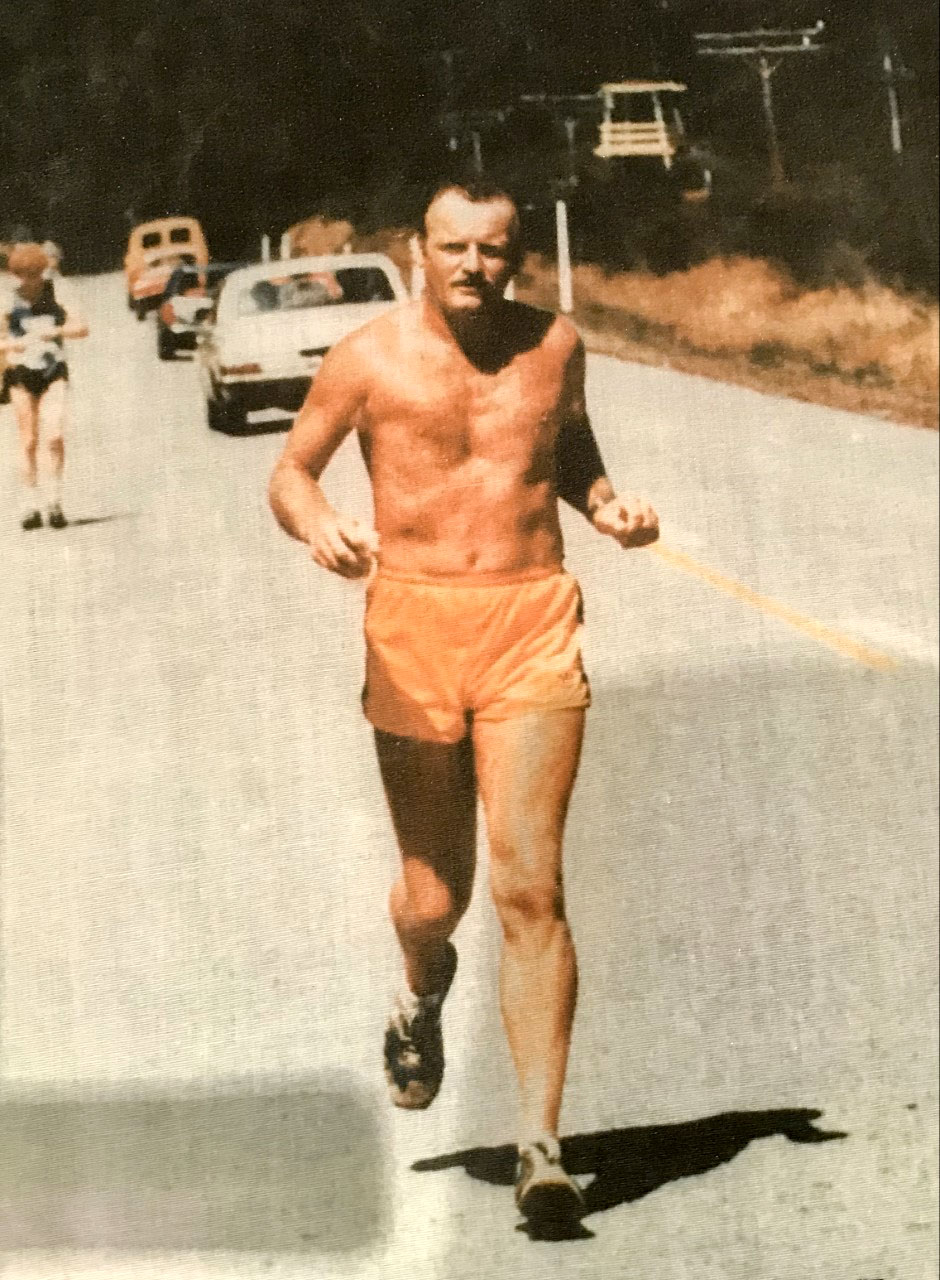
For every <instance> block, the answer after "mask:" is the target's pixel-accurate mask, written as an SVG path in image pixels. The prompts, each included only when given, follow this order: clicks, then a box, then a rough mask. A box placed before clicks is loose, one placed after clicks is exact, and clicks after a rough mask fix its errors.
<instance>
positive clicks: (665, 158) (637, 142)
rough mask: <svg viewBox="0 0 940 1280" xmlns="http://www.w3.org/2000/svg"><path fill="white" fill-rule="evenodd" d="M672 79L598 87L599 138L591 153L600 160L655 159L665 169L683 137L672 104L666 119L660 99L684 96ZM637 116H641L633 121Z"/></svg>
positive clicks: (683, 129) (680, 121)
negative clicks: (601, 106)
mask: <svg viewBox="0 0 940 1280" xmlns="http://www.w3.org/2000/svg"><path fill="white" fill-rule="evenodd" d="M685 91H686V86H685V85H684V84H677V83H676V81H674V80H622V81H620V82H618V83H615V84H602V85H601V87H600V89H599V90H598V95H599V97H600V98H601V99H602V101H603V104H604V116H603V119H602V120H601V122H600V139H599V141H598V145H597V146H596V147H595V148H594V154H595V155H596V156H600V158H601V159H602V160H610V159H612V158H614V157H619V156H659V157H660V158H661V159H662V162H663V164H664V165H665V167H666V168H667V169H671V168H672V158H673V156H674V155H675V154H676V151H677V149H678V147H679V145H680V144H681V142H682V141H683V139H684V137H685V128H684V126H683V124H682V117H681V116H680V114H679V109H678V107H677V106H676V105H674V104H672V105H671V106H670V111H669V115H670V119H669V120H667V118H666V110H665V108H664V106H663V96H664V95H667V94H668V95H673V94H679V93H685ZM637 116H644V117H645V118H643V119H637V118H636V117H637Z"/></svg>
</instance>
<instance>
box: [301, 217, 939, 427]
mask: <svg viewBox="0 0 940 1280" xmlns="http://www.w3.org/2000/svg"><path fill="white" fill-rule="evenodd" d="M290 234H291V240H292V245H293V252H294V253H295V254H300V253H334V252H337V251H338V250H339V249H341V248H342V246H343V245H344V244H345V243H347V242H348V243H349V244H350V245H351V247H352V248H353V249H354V250H359V251H365V250H379V251H381V252H384V253H388V254H389V256H390V257H391V258H392V259H393V260H394V261H395V262H396V264H397V265H398V267H399V269H400V270H401V272H402V274H403V275H404V277H405V280H406V281H408V279H409V277H410V256H409V250H408V240H409V237H410V235H411V234H412V233H411V231H410V229H408V228H400V227H399V228H389V229H387V230H383V231H380V232H377V233H375V234H374V235H368V236H363V235H359V234H358V233H357V232H356V231H355V230H354V228H353V227H352V226H351V225H350V223H348V222H330V221H327V220H324V219H322V218H313V219H310V220H309V221H307V222H303V223H299V224H297V226H296V227H293V228H291V233H290ZM574 295H575V316H574V318H575V320H576V321H577V323H578V326H579V328H580V329H581V331H582V333H583V335H584V338H585V341H586V343H587V345H588V347H590V348H591V349H592V350H595V351H602V352H604V353H606V354H609V355H614V356H619V357H620V358H622V359H627V360H634V361H637V362H638V363H642V364H660V365H668V366H669V367H671V368H676V369H680V370H683V371H685V372H689V373H695V374H699V375H702V376H704V377H711V378H716V379H719V380H722V381H727V382H736V383H739V384H742V385H745V386H750V387H754V388H756V389H757V390H762V391H770V392H774V393H776V394H779V395H789V396H792V397H794V398H796V399H800V400H807V401H811V402H814V403H818V404H827V405H832V406H834V407H836V408H842V409H849V410H852V411H854V412H858V413H871V414H877V415H879V416H881V417H884V418H889V419H893V420H895V421H898V422H904V423H910V424H914V425H917V426H924V427H931V428H933V429H935V430H936V429H937V426H938V403H937V401H938V390H940V311H938V308H937V306H936V305H935V304H932V303H926V302H922V301H920V300H918V299H916V298H912V297H910V296H906V295H904V294H901V293H898V292H895V291H894V290H892V289H889V288H887V287H886V286H884V285H881V284H878V283H876V282H874V281H870V282H868V283H867V284H865V285H864V286H863V287H862V288H860V289H850V288H848V287H847V286H835V287H830V288H825V289H810V290H806V289H800V288H799V287H798V286H797V285H795V284H794V283H793V282H792V281H791V280H790V279H789V278H788V277H787V276H786V275H785V274H783V273H782V272H781V271H778V270H777V269H776V268H774V267H773V266H771V265H770V264H769V263H768V262H765V261H763V260H760V259H754V258H713V259H711V260H709V261H708V262H705V263H702V264H701V265H699V266H695V267H692V268H691V269H690V270H688V271H681V272H674V273H673V274H671V275H665V276H655V275H652V274H648V273H646V272H617V273H609V272H605V271H603V270H602V269H601V268H600V267H596V266H590V265H582V266H577V267H575V269H574ZM517 296H518V297H519V298H520V299H523V300H527V301H530V302H533V303H535V304H536V305H540V306H546V307H549V308H552V307H554V306H556V304H557V297H558V293H557V272H556V269H555V266H554V264H553V263H551V262H549V261H547V260H545V259H544V258H541V257H539V256H538V255H536V254H530V255H529V256H528V257H527V258H526V261H525V266H524V269H523V271H522V273H521V274H520V277H519V282H518V295H517Z"/></svg>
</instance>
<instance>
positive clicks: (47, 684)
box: [0, 277, 937, 1280]
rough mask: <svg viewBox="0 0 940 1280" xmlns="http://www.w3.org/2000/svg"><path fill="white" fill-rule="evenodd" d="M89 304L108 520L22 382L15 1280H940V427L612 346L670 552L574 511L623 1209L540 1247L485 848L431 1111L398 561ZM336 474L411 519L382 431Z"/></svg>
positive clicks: (361, 500)
mask: <svg viewBox="0 0 940 1280" xmlns="http://www.w3.org/2000/svg"><path fill="white" fill-rule="evenodd" d="M81 288H82V291H83V294H84V297H85V299H86V302H87V306H88V311H89V314H90V318H91V322H92V326H93V336H92V337H91V338H90V339H89V340H88V341H87V342H86V343H84V344H77V343H76V344H73V347H74V350H73V355H72V360H73V371H74V377H73V382H74V427H73V430H72V433H71V439H70V443H69V466H68V484H67V490H66V507H67V510H68V512H69V514H70V515H71V516H72V518H73V520H74V521H75V523H73V525H72V526H71V527H70V528H69V529H67V530H65V531H63V532H61V533H56V532H53V531H49V530H43V531H41V532H37V533H31V534H24V533H22V532H21V531H20V530H19V528H18V527H17V525H16V521H15V518H14V513H15V512H16V510H17V504H16V501H15V497H16V493H15V488H14V484H13V467H14V463H15V455H14V433H13V423H12V418H11V417H10V413H9V410H8V409H7V410H0V415H2V416H0V428H2V431H0V448H2V462H3V474H2V477H0V510H2V512H3V513H4V515H3V525H2V528H0V560H2V565H3V574H2V579H0V601H2V606H3V607H2V611H0V638H2V645H0V654H2V688H0V692H2V754H0V765H2V805H3V810H2V816H3V846H2V864H0V872H2V886H0V887H2V918H0V923H2V932H0V948H2V989H0V1055H2V1057H0V1273H2V1275H3V1276H4V1280H66V1277H68V1280H79V1278H80V1280H86V1278H87V1280H91V1278H92V1277H94V1278H95V1280H105V1278H107V1280H145V1278H146V1280H184V1278H185V1280H197V1278H198V1280H222V1278H223V1277H226V1278H228V1277H232V1278H233V1280H234V1278H235V1277H260V1276H265V1277H267V1276H272V1277H283V1278H285V1280H287V1278H290V1280H294V1278H299V1277H304V1278H307V1277H317V1278H320V1277H325V1278H327V1280H331V1278H332V1277H357V1278H362V1280H372V1278H373V1277H383V1278H385V1277H396V1278H397V1277H402V1280H405V1278H406V1277H407V1280H419V1278H423V1277H427V1278H429V1280H489V1277H495V1276H505V1275H513V1274H518V1275H519V1276H525V1277H536V1278H538V1277H543V1276H544V1277H549V1276H550V1277H562V1278H564V1277H598V1278H603V1280H607V1278H611V1280H617V1278H619V1277H635V1278H636V1280H928V1277H932V1276H934V1275H935V1274H936V1270H937V1233H936V1223H935V1209H934V1205H935V1192H936V1180H935V1172H934V1171H935V1166H936V1128H935V1126H936V1104H937V1088H936V1075H937V1072H936V1066H937V1061H936V1047H935V1028H936V1023H937V999H936V960H937V956H936V942H935V923H934V921H935V915H936V873H935V855H934V847H935V835H936V818H935V814H936V773H935V733H936V711H935V707H936V693H937V634H936V627H937V609H936V585H935V584H936V576H937V529H936V515H935V502H934V494H935V488H936V478H937V438H936V436H933V435H930V434H928V433H925V432H921V431H917V430H913V429H906V428H903V427H898V426H896V425H892V424H887V423H882V422H879V421H875V420H871V419H866V418H861V417H856V416H852V415H848V414H844V413H838V412H834V411H831V410H826V409H821V408H814V407H812V406H808V405H805V404H797V403H794V402H787V401H781V400H776V399H772V398H768V397H763V396H760V395H757V394H755V393H753V392H750V391H746V390H742V389H738V388H732V387H726V386H722V385H719V384H716V383H710V382H706V381H703V380H699V379H695V378H690V377H687V376H682V375H677V374H674V373H671V372H669V371H666V370H657V369H651V368H641V367H634V366H630V365H625V364H620V363H617V362H615V361H612V360H605V359H600V358H597V359H592V360H591V362H590V370H589V390H590V399H591V405H592V410H593V414H594V420H595V425H596V429H597V432H598V435H599V437H600V439H601V442H602V445H603V448H604V452H605V454H606V456H607V459H608V464H609V469H610V471H611V472H612V474H613V475H614V477H615V478H616V480H617V481H618V482H619V483H620V485H621V487H623V488H625V489H627V488H636V489H639V490H641V491H644V492H646V493H648V494H649V495H650V496H651V497H652V498H653V500H654V501H655V503H656V505H657V506H658V508H659V510H660V511H661V514H662V518H663V531H664V536H663V546H664V547H665V551H663V552H662V553H657V552H654V551H652V550H645V551H635V552H630V553H623V552H620V551H618V550H617V549H616V548H615V547H614V546H613V545H612V544H609V543H607V542H606V541H603V540H601V539H600V538H598V537H597V536H596V535H595V534H594V533H593V532H592V531H591V530H590V529H589V528H588V527H587V526H586V525H583V524H582V523H580V522H579V521H578V520H577V518H574V517H572V519H570V520H568V521H567V525H566V528H567V529H568V535H569V538H568V551H569V556H568V562H569V567H571V568H572V569H573V570H574V571H575V572H576V573H577V574H578V575H579V577H580V578H581V580H582V584H583V588H584V594H585V598H586V605H587V624H588V653H587V659H588V665H589V668H590V671H591V675H592V680H593V685H594V691H595V706H594V708H593V710H592V713H591V717H590V722H589V732H588V740H587V744H586V748H585V756H584V763H583V768H582V775H581V779H580V782H579V787H578V791H577V794H576V797H575V802H574V805H573V808H572V812H571V817H570V823H569V841H568V855H567V857H568V861H567V866H568V885H569V907H570V913H571V917H572V923H573V927H574V931H575V935H576V940H577V943H578V948H579V955H580V962H581V983H582V994H581V1002H580V1007H579V1012H578V1020H577V1025H576V1035H575V1042H574V1047H573V1052H572V1061H571V1070H570V1077H569V1087H568V1092H567V1095H566V1110H565V1115H564V1123H565V1133H566V1134H567V1135H568V1138H567V1141H566V1146H567V1152H568V1159H569V1165H570V1167H571V1168H572V1169H573V1170H574V1172H576V1173H577V1174H578V1176H579V1177H581V1178H582V1180H583V1182H584V1184H585V1185H588V1184H590V1185H589V1189H588V1197H589V1203H590V1206H591V1209H592V1212H591V1213H590V1215H589V1216H588V1218H587V1219H586V1224H585V1225H586V1234H585V1238H584V1239H581V1240H576V1241H568V1242H564V1243H561V1244H548V1243H544V1242H532V1241H530V1240H529V1239H528V1238H527V1237H526V1236H525V1235H524V1234H522V1233H521V1232H519V1231H517V1230H516V1229H515V1226H516V1220H515V1216H514V1212H513V1208H512V1199H511V1192H510V1190H509V1183H510V1181H511V1177H512V1162H511V1150H510V1148H509V1146H508V1144H509V1143H511V1142H512V1140H513V1139H514V1137H515V1133H514V1095H513V1082H512V1074H511V1069H510V1064H509V1059H508V1053H507V1051H506V1049H505V1046H504V1042H503V1040H502V1036H501V1032H500V1028H499V1022H498V1016H497V1012H496V1005H495V992H494V982H495V974H496V963H497V947H498V937H497V930H496V926H495V921H494V918H493V916H492V912H491V910H490V908H489V904H488V902H487V895H486V869H485V856H484V859H483V863H482V866H481V873H480V880H479V883H478V889H477V895H476V898H475V901H474V905H473V907H472V908H471V911H470V913H469V914H468V916H467V917H466V919H465V920H464V922H463V923H462V924H461V927H460V930H459V932H458V935H457V942H458V947H459V950H460V954H461V966H460V971H459V974H458V979H457V982H456V984H455V987H454V990H453V993H452V995H451V997H450V999H449V1001H448V1005H447V1010H446V1018H445V1030H446V1036H447V1046H448V1073H447V1078H446V1082H445V1087H444V1090H443V1092H442V1094H441V1096H440V1098H439V1099H438V1101H437V1102H436V1103H435V1105H434V1107H433V1108H432V1109H431V1110H430V1111H428V1112H426V1113H423V1114H417V1115H408V1114H404V1115H403V1114H400V1113H396V1112H393V1111H392V1110H391V1109H390V1108H389V1107H388V1106H387V1105H386V1102H385V1099H384V1092H383V1084H382V1080H381V1071H380V1044H381V1032H382V1027H383V1022H384V1017H385V1012H386V1004H387V998H388V993H389V991H390V990H391V988H392V987H393V985H394V984H395V981H396V976H397V966H396V957H395V948H394V944H393V940H392V936H391V931H390V928H389V926H388V924H387V920H386V916H385V898H386V894H387V890H388V886H389V883H390V879H391V876H392V874H393V868H394V862H395V853H394V847H393V843H392V839H391V834H390V830H389V825H388V821H387V818H386V814H385V811H384V807H383V801H382V799H381V794H380V790H379V785H378V777H377V770H376V766H375V764H374V761H373V757H372V750H371V740H370V737H369V733H368V730H367V726H366V725H365V723H364V721H363V720H362V719H361V716H360V713H359V709H358V701H357V700H358V691H359V687H360V682H361V662H362V648H361V640H360V636H359V619H360V613H361V608H362V593H361V588H360V587H358V586H356V585H352V584H347V583H343V582H340V581H335V580H332V579H330V578H329V577H328V576H327V575H325V574H324V573H322V572H321V571H319V570H317V569H316V568H315V567H314V566H313V565H312V564H311V563H310V562H309V561H308V559H307V558H306V556H305V553H304V551H303V549H302V548H300V547H298V546H297V545H296V544H293V543H291V542H290V541H289V540H288V539H287V538H286V537H284V535H283V534H281V533H280V531H279V530H277V528H276V527H275V525H274V522H273V520H272V518H271V516H270V514H269V512H268V510H267V508H266V504H265V496H264V490H265V484H266V480H267V477H268V474H269V472H270V469H271V467H272V465H273V462H274V460H275V457H276V455H277V453H278V451H279V449H280V447H281V444H282V437H281V436H280V435H278V434H276V433H267V434H264V433H259V434H257V435H252V436H249V437H245V438H238V439H235V438H228V437H223V436H218V435H212V434H210V433H209V432H208V431H207V429H206V426H205V423H204V415H203V411H202V406H201V403H200V399H199V392H198V384H197V380H196V376H195V370H194V368H193V366H192V364H191V363H190V362H189V361H186V360H180V361H179V362H178V363H175V364H172V365H167V364H160V363H159V362H158V361H157V359H156V355H155V351H154V336H153V330H152V327H151V325H149V324H147V325H139V324H137V323H135V321H134V320H133V319H132V318H131V317H130V316H129V314H128V312H127V311H126V310H125V309H124V307H123V304H122V301H121V287H120V281H119V279H118V278H117V277H104V278H99V279H94V280H90V281H85V282H82V285H81ZM327 488H328V490H329V492H330V494H331V495H332V496H333V498H334V501H335V502H336V503H337V505H341V506H342V507H343V508H344V509H347V510H350V511H354V512H358V513H360V514H362V515H364V516H368V513H369V505H368V490H367V487H366V484H365V480H364V473H363V470H362V466H361V463H360V461H359V459H358V457H357V455H356V453H355V449H354V448H353V447H345V448H344V449H343V451H342V453H341V454H340V455H339V456H338V457H337V459H336V460H335V462H334V464H333V466H332V468H331V469H330V471H329V472H328V474H327ZM817 1113H821V1114H817ZM834 1135H841V1136H834Z"/></svg>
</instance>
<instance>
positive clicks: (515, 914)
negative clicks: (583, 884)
mask: <svg viewBox="0 0 940 1280" xmlns="http://www.w3.org/2000/svg"><path fill="white" fill-rule="evenodd" d="M492 889H493V902H494V904H495V906H496V913H497V915H498V916H499V920H500V924H501V925H502V928H503V932H504V934H505V935H506V937H507V938H508V939H510V940H512V939H513V938H515V937H517V936H518V935H519V934H521V933H525V932H526V931H530V930H533V929H540V928H545V927H547V926H552V925H555V924H558V923H560V922H563V921H564V919H565V899H564V893H563V892H562V887H561V884H560V883H558V882H556V881H545V880H541V879H539V880H521V879H506V880H500V879H497V880H494V881H493V887H492Z"/></svg>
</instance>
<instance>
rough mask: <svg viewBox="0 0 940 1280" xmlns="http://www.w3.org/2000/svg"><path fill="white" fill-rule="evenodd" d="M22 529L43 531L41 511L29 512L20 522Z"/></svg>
mask: <svg viewBox="0 0 940 1280" xmlns="http://www.w3.org/2000/svg"><path fill="white" fill-rule="evenodd" d="M20 527H21V528H23V529H41V528H42V514H41V512H39V511H30V512H28V513H27V514H26V515H25V516H24V517H23V519H22V520H21V521H20Z"/></svg>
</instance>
